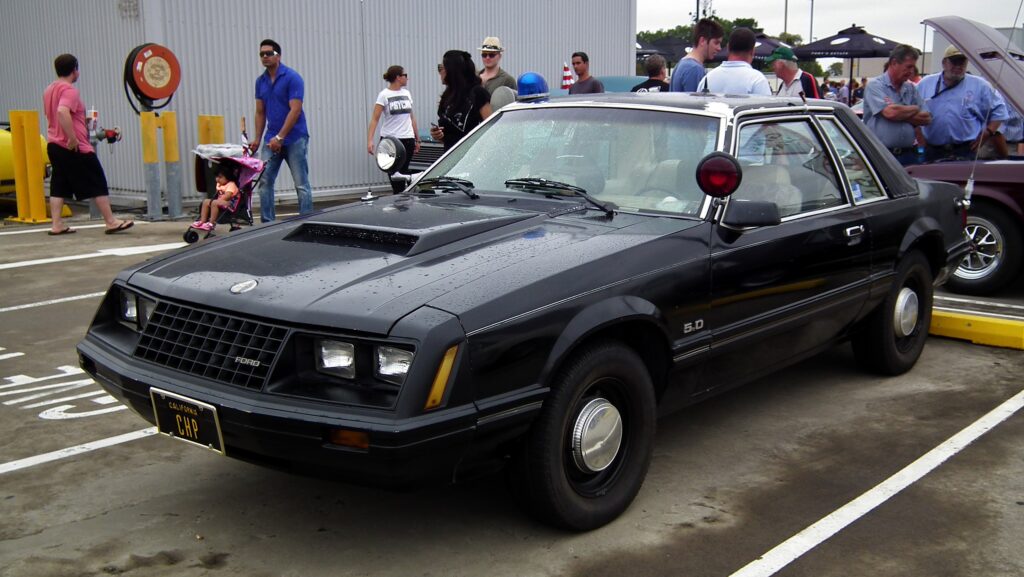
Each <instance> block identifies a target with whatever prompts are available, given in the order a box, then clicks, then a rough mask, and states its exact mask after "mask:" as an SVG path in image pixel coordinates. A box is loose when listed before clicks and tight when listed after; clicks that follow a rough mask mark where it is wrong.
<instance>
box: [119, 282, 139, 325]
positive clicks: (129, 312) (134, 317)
mask: <svg viewBox="0 0 1024 577" xmlns="http://www.w3.org/2000/svg"><path fill="white" fill-rule="evenodd" d="M117 314H118V316H119V318H120V319H121V320H122V321H125V322H126V323H130V324H133V325H134V324H138V322H139V307H138V303H137V301H136V298H135V293H133V292H129V291H126V290H123V289H122V290H121V302H120V303H119V305H118V313H117Z"/></svg>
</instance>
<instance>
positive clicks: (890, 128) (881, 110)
mask: <svg viewBox="0 0 1024 577" xmlns="http://www.w3.org/2000/svg"><path fill="white" fill-rule="evenodd" d="M917 57H918V51H917V49H916V48H914V47H913V46H908V45H906V44H900V45H899V46H897V47H896V48H893V49H892V52H891V53H890V54H889V61H888V63H887V64H886V68H885V72H882V75H881V76H878V77H877V78H872V79H871V81H870V82H868V85H867V87H866V88H865V89H864V124H865V125H867V127H868V128H869V129H870V130H871V132H873V133H875V136H877V137H878V139H879V140H881V141H882V144H884V145H885V146H886V148H888V149H889V152H891V153H892V154H893V156H895V157H896V160H898V161H899V162H900V164H904V165H907V164H915V163H917V162H919V159H918V155H917V149H916V147H915V146H914V141H915V139H916V134H915V130H914V129H915V127H917V126H926V125H928V124H930V123H931V121H932V115H931V114H929V113H928V111H927V110H925V107H924V100H923V99H922V98H921V95H920V94H919V93H918V91H917V87H916V86H914V83H913V82H910V77H911V75H913V74H914V68H916V67H917V66H916V65H917Z"/></svg>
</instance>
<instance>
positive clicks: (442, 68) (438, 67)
mask: <svg viewBox="0 0 1024 577" xmlns="http://www.w3.org/2000/svg"><path fill="white" fill-rule="evenodd" d="M437 71H438V72H444V64H438V65H437Z"/></svg>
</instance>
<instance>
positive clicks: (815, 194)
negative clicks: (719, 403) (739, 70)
mask: <svg viewBox="0 0 1024 577" xmlns="http://www.w3.org/2000/svg"><path fill="white" fill-rule="evenodd" d="M735 134H736V138H735V139H734V140H735V143H734V150H735V155H736V157H737V159H738V160H739V161H740V164H741V165H742V166H743V178H742V183H741V185H740V187H739V189H737V191H736V192H735V193H734V194H733V195H732V197H731V198H730V199H729V201H727V202H728V203H731V202H736V201H737V200H742V199H747V200H761V201H770V202H773V203H775V204H776V205H777V206H778V208H779V214H780V216H781V218H782V222H781V223H780V224H778V225H774V226H762V227H755V228H749V229H746V230H736V229H735V228H733V227H730V226H728V225H726V224H723V223H722V218H721V216H720V218H719V219H718V222H717V223H716V224H715V225H714V230H713V232H712V235H711V271H712V272H711V274H712V294H711V309H710V311H709V315H708V319H709V325H710V326H711V328H712V351H711V353H712V354H711V363H710V365H709V367H708V376H709V377H710V378H709V382H708V384H707V385H706V387H707V388H716V387H720V386H729V385H733V384H739V383H740V382H744V381H746V380H750V379H752V378H756V377H757V376H759V375H762V374H764V373H766V372H768V371H770V370H773V369H775V368H778V367H781V366H784V365H786V364H789V363H791V362H794V361H795V360H798V359H799V358H803V357H805V356H808V355H810V354H812V353H814V352H816V351H818V350H820V349H821V348H822V346H823V345H825V344H827V343H829V342H831V341H832V339H834V338H835V337H836V336H837V335H838V334H840V333H841V332H842V331H843V330H844V329H845V328H846V327H847V326H848V325H849V324H850V323H851V322H852V321H853V319H854V318H855V317H856V316H857V314H858V312H859V310H860V308H861V306H862V304H863V303H864V301H865V300H866V298H867V295H868V292H869V282H868V279H869V273H870V266H871V255H870V235H871V230H870V228H869V227H868V226H867V221H866V219H865V218H864V213H863V212H862V211H861V210H860V209H858V208H857V207H855V206H853V205H852V204H851V202H850V199H849V197H848V195H847V193H846V191H845V188H844V185H843V181H842V180H841V179H840V178H839V176H838V175H839V173H838V170H837V167H836V163H835V158H834V156H833V153H832V152H831V150H830V149H829V148H828V147H827V146H826V145H825V143H824V140H823V138H822V135H821V133H820V131H819V129H818V127H816V126H815V125H814V124H813V122H812V121H811V119H810V117H809V116H802V117H787V118H784V119H754V120H751V121H747V122H741V123H740V124H739V126H738V128H737V129H736V131H735ZM723 214H728V206H727V205H726V208H725V210H724V211H723Z"/></svg>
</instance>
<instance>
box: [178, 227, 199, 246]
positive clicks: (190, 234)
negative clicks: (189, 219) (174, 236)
mask: <svg viewBox="0 0 1024 577" xmlns="http://www.w3.org/2000/svg"><path fill="white" fill-rule="evenodd" d="M181 238H182V240H184V241H185V242H187V243H189V244H192V243H194V242H196V241H197V240H199V233H198V232H196V231H195V230H193V229H191V228H190V229H188V230H186V231H185V234H183V235H181Z"/></svg>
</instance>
